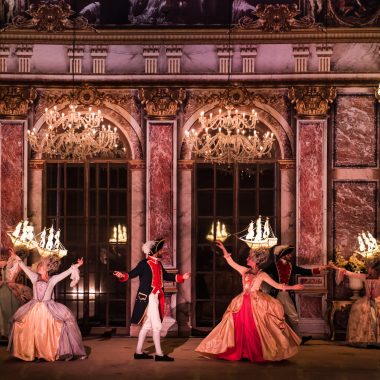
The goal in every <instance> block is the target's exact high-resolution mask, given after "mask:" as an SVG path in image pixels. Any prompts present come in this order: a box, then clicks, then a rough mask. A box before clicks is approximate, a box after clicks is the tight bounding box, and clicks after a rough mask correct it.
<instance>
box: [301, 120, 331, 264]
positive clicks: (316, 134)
mask: <svg viewBox="0 0 380 380" xmlns="http://www.w3.org/2000/svg"><path fill="white" fill-rule="evenodd" d="M324 128H325V122H324V121H321V122H318V121H306V120H299V121H298V129H299V131H298V167H297V173H298V200H297V205H298V218H297V231H298V232H297V236H298V237H297V253H298V257H297V260H298V264H300V265H311V264H314V265H318V264H322V263H323V256H322V255H323V253H324V250H325V247H324V243H323V242H324V238H325V237H324V235H325V231H324V203H323V202H324V196H325V194H324V180H325V178H324V177H325V175H326V173H325V168H324V162H325V160H324V152H323V145H324Z"/></svg>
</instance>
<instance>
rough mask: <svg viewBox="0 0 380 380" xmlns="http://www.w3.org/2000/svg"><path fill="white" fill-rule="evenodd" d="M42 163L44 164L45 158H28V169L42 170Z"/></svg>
mask: <svg viewBox="0 0 380 380" xmlns="http://www.w3.org/2000/svg"><path fill="white" fill-rule="evenodd" d="M44 165H45V160H38V159H33V160H29V162H28V166H29V169H34V170H43V169H44Z"/></svg>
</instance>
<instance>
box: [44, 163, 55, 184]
mask: <svg viewBox="0 0 380 380" xmlns="http://www.w3.org/2000/svg"><path fill="white" fill-rule="evenodd" d="M46 172H47V173H46V174H47V177H46V187H47V188H48V189H52V188H53V189H54V188H56V187H57V164H48V165H46Z"/></svg>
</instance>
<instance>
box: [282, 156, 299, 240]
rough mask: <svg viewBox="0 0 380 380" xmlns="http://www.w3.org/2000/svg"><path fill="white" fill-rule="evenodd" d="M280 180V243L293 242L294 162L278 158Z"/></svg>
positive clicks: (294, 236) (294, 233)
mask: <svg viewBox="0 0 380 380" xmlns="http://www.w3.org/2000/svg"><path fill="white" fill-rule="evenodd" d="M278 163H279V165H280V181H281V195H280V197H281V214H280V218H281V240H280V241H281V244H294V243H295V239H296V229H295V227H296V226H295V224H294V221H295V214H296V180H295V176H296V163H295V160H279V161H278Z"/></svg>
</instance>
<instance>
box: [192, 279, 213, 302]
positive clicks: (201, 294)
mask: <svg viewBox="0 0 380 380" xmlns="http://www.w3.org/2000/svg"><path fill="white" fill-rule="evenodd" d="M212 279H213V276H212V274H211V273H210V274H207V273H197V276H196V292H197V293H196V294H197V299H211V298H212V289H213V284H212V281H213V280H212Z"/></svg>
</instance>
